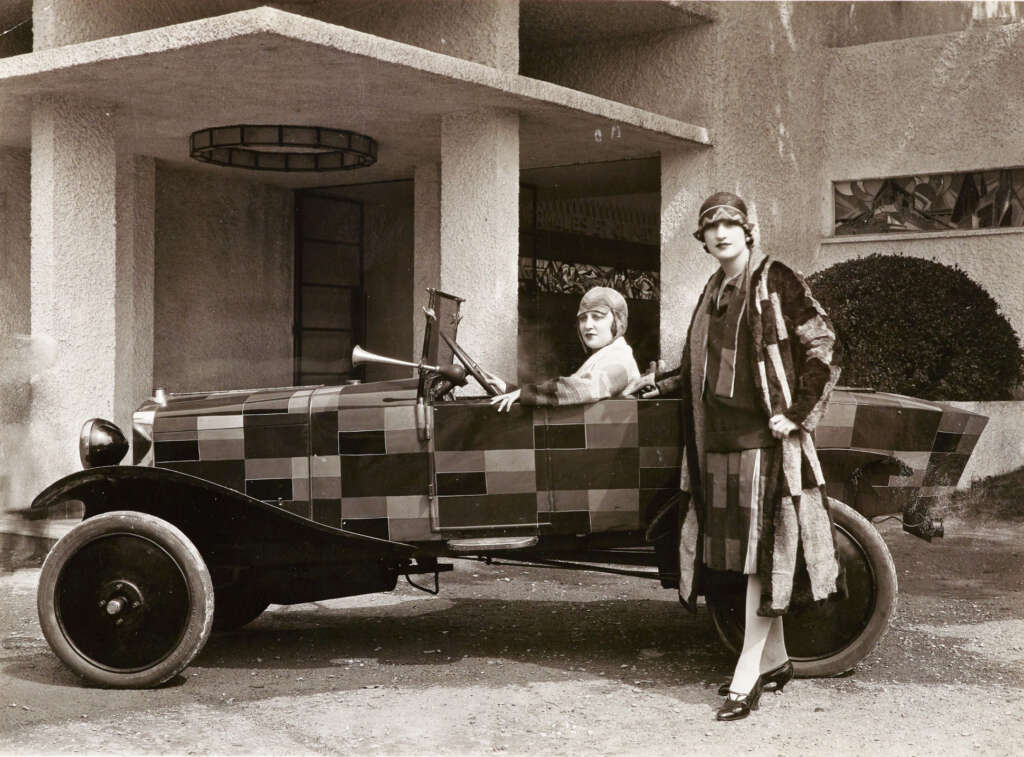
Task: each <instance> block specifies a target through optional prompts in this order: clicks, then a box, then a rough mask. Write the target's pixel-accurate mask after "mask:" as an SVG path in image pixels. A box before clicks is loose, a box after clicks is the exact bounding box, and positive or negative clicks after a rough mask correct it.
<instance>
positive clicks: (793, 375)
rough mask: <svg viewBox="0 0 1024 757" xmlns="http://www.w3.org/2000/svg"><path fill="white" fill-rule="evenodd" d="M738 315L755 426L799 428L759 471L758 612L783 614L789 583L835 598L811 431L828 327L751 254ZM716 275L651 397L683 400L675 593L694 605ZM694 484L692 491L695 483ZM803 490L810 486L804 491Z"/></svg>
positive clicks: (830, 372)
mask: <svg viewBox="0 0 1024 757" xmlns="http://www.w3.org/2000/svg"><path fill="white" fill-rule="evenodd" d="M745 275H746V277H747V283H746V296H747V303H746V312H745V314H744V318H745V319H746V323H747V326H748V327H749V329H750V331H751V335H752V346H753V349H752V350H751V358H752V360H753V361H754V363H755V364H754V365H753V366H751V368H752V373H753V376H754V385H755V391H757V392H759V394H760V396H759V399H760V405H761V406H762V408H763V409H764V411H765V424H767V423H768V419H769V418H770V417H771V416H773V415H776V414H778V413H782V414H784V415H786V417H788V418H789V419H790V420H792V421H793V422H794V423H796V424H797V426H799V431H797V432H794V433H792V434H790V435H789V436H788V437H787V438H786V439H784V440H783V441H782V442H780V444H781V454H776V455H773V456H772V457H773V458H774V459H775V461H776V464H775V466H774V470H773V471H768V472H767V481H766V485H765V493H764V502H763V509H762V522H761V530H760V537H759V539H758V554H757V573H758V575H759V576H760V577H761V579H762V587H763V593H762V597H761V603H760V607H759V609H758V614H759V615H765V616H772V615H782V614H784V613H785V612H786V611H787V610H788V609H789V606H790V602H791V600H792V599H793V597H794V579H795V578H797V577H798V574H800V575H799V579H800V585H801V586H807V585H808V584H809V596H808V597H807V599H809V600H811V601H820V600H824V599H826V598H828V597H829V596H832V595H835V594H837V593H841V591H842V587H841V586H840V584H841V579H840V575H839V560H838V554H837V551H836V543H835V533H834V527H833V524H832V518H831V515H830V512H829V504H828V497H827V496H826V494H825V481H824V477H823V476H822V472H821V465H820V463H819V461H818V455H817V452H816V450H815V448H814V443H813V441H812V439H811V433H812V432H813V431H814V428H815V426H816V425H817V423H818V421H819V420H820V419H821V417H822V415H823V414H824V412H825V407H826V404H827V402H828V399H829V396H830V394H831V391H832V388H833V387H834V386H835V383H836V380H837V379H838V377H839V367H838V364H837V361H836V360H835V351H836V339H835V330H834V329H833V327H832V324H831V322H830V321H829V319H828V316H827V315H826V313H825V311H824V310H823V309H822V307H821V305H820V304H819V303H818V301H817V300H815V299H814V297H813V296H812V295H811V291H810V289H809V288H808V287H807V284H806V283H805V282H804V280H803V278H801V276H800V275H799V274H798V273H796V272H795V271H793V270H792V269H791V268H789V267H788V266H786V265H785V264H783V263H781V262H779V261H777V260H773V259H771V258H769V257H767V256H765V255H764V254H763V253H761V252H760V251H757V250H755V251H752V252H751V257H750V262H749V263H748V266H747V272H746V274H745ZM723 277H724V273H723V271H722V270H721V269H719V270H718V271H717V272H716V273H715V274H714V275H712V277H711V279H710V280H709V281H708V283H707V284H706V285H705V287H704V292H703V293H702V295H701V297H700V301H699V303H698V305H697V308H696V310H695V311H694V315H693V319H692V320H691V322H690V328H689V330H688V333H687V338H686V344H685V346H684V348H683V356H682V360H681V362H680V366H679V369H678V371H674V372H672V373H670V374H666V375H664V376H663V377H661V376H660V377H658V378H659V380H658V388H659V390H660V392H661V394H663V395H666V396H671V395H673V394H676V395H678V396H679V397H680V398H681V399H682V400H683V401H682V403H681V405H682V412H683V438H684V445H685V450H684V465H683V475H682V483H681V488H682V490H683V491H684V492H689V494H690V496H689V497H686V496H684V497H683V505H682V511H681V513H680V519H679V522H680V544H679V558H680V582H679V596H680V599H681V600H683V603H684V604H686V605H687V606H688V607H691V608H692V607H694V606H695V601H696V597H697V593H698V580H697V579H698V576H699V570H700V567H701V563H702V560H703V554H702V549H703V542H704V539H703V536H704V534H703V531H704V487H703V485H700V482H702V471H701V466H702V464H703V460H704V435H705V418H704V402H703V391H704V386H705V375H706V358H707V338H708V325H709V320H710V319H709V316H708V303H709V298H710V297H713V296H714V295H715V293H716V292H717V291H718V289H719V287H720V286H721V283H722V279H723ZM695 484H696V485H695ZM805 484H810V485H809V486H808V485H805Z"/></svg>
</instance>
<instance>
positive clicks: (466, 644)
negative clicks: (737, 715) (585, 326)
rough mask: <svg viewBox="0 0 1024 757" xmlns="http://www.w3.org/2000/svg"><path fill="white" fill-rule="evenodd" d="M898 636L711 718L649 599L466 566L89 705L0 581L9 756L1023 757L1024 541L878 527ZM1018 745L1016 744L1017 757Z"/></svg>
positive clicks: (701, 654) (716, 667) (25, 594)
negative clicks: (438, 581) (742, 716)
mask: <svg viewBox="0 0 1024 757" xmlns="http://www.w3.org/2000/svg"><path fill="white" fill-rule="evenodd" d="M881 530H882V532H883V535H884V536H885V539H886V541H887V542H888V544H889V545H890V548H891V549H892V551H893V556H894V559H895V561H896V566H897V570H898V572H899V579H900V604H899V608H898V611H897V614H896V618H895V622H894V624H893V626H892V628H891V629H890V632H889V634H888V636H887V637H886V638H885V639H884V640H883V642H882V644H881V645H880V646H879V648H878V650H876V652H875V653H874V654H873V655H872V656H871V657H870V658H868V659H867V660H866V661H865V662H864V663H863V664H862V665H861V666H860V667H859V668H858V669H857V671H856V672H855V673H854V674H853V675H852V676H849V677H846V678H841V679H831V680H811V681H796V682H794V683H793V684H792V685H791V686H790V687H789V688H787V690H786V692H785V693H784V694H782V695H771V694H769V695H766V696H765V698H764V699H763V700H762V707H761V710H760V711H758V712H756V713H754V714H753V716H752V717H750V718H748V719H747V720H745V721H742V722H739V723H732V724H725V723H717V722H715V721H714V709H715V708H716V707H717V705H718V702H719V700H718V698H717V696H716V695H715V692H714V688H715V687H717V685H718V683H719V682H720V681H721V680H724V677H725V676H726V675H727V673H728V671H729V670H730V667H731V660H730V659H729V658H728V656H727V655H726V654H725V652H724V651H723V650H722V648H721V647H720V645H719V643H718V641H717V638H716V636H715V634H714V631H713V630H712V627H711V622H710V620H709V617H708V615H707V613H706V611H704V610H703V608H702V611H701V613H700V614H699V615H698V616H696V617H693V616H690V615H687V614H686V613H685V612H684V611H683V610H682V609H681V608H680V607H679V605H678V604H677V603H676V602H675V601H674V598H673V596H672V594H671V593H670V592H668V591H665V590H662V589H659V588H658V587H657V585H656V584H655V583H654V582H650V581H643V580H639V579H631V578H625V577H619V576H608V575H602V574H593V573H570V572H560V571H552V570H542V569H525V568H522V567H510V566H502V567H495V566H491V567H487V566H483V565H480V564H477V563H472V562H467V561H457V566H456V572H455V573H454V574H448V575H446V576H442V581H443V583H442V593H441V595H440V596H437V597H432V596H429V595H426V594H423V593H421V592H418V591H416V590H414V589H412V588H411V587H408V586H405V585H400V587H399V589H398V590H396V591H395V592H393V593H391V594H386V595H374V596H369V597H353V598H349V599H344V600H335V601H330V602H321V603H317V604H307V605H298V606H292V607H274V608H271V610H270V611H269V612H267V613H265V614H264V615H263V616H262V617H261V618H260V619H259V620H258V621H256V622H255V623H253V624H252V625H251V626H249V627H248V628H247V629H245V630H243V631H238V632H234V633H229V634H223V635H218V636H215V637H213V638H212V639H211V641H210V643H209V644H208V645H207V646H206V648H205V650H204V651H203V652H202V653H201V654H200V656H199V657H198V658H197V659H196V661H195V662H194V663H193V665H192V666H191V667H189V668H188V669H186V671H185V673H184V675H183V676H181V677H179V678H178V679H176V680H175V681H172V683H171V685H168V686H165V687H164V688H162V689H159V690H154V691H142V692H136V691H103V690H97V689H88V688H84V687H83V686H81V685H80V684H79V683H78V682H77V680H76V679H75V678H74V677H73V676H72V675H71V674H70V673H68V672H67V671H66V670H65V669H64V668H63V667H62V666H61V664H60V663H59V662H58V661H57V660H56V658H54V657H53V655H52V654H51V653H50V651H49V649H48V648H47V647H46V644H45V642H44V641H43V640H42V636H41V634H40V631H39V626H38V623H37V621H36V618H35V606H34V591H35V581H36V579H37V577H38V570H19V571H17V572H15V573H13V574H7V575H4V576H0V628H2V645H0V752H3V753H10V754H54V753H118V754H139V753H175V754H211V753H214V754H221V753H224V754H250V753H253V754H332V753H359V754H388V755H390V754H417V755H420V754H488V753H495V752H498V753H506V754H544V755H547V754H645V755H647V754H701V755H704V754H722V755H735V754H738V753H748V752H749V753H755V754H779V755H783V754H785V755H794V754H830V755H837V754H883V753H884V754H887V755H903V754H915V755H933V754H943V755H959V754H965V755H966V754H970V755H977V754H985V755H989V754H1011V753H1019V749H1020V745H1021V744H1024V718H1022V714H1021V696H1022V693H1024V559H1022V557H1024V525H1020V524H1017V525H1007V524H1002V523H994V524H991V525H984V526H983V525H978V524H972V523H965V522H947V533H949V534H950V536H949V537H947V538H946V540H945V541H944V542H941V541H937V542H935V543H934V544H932V545H928V544H925V543H924V542H921V541H919V540H918V539H915V538H913V537H910V536H907V535H905V534H903V533H902V532H901V531H900V529H899V526H898V524H894V523H887V524H883V526H882V527H881ZM1014 744H1016V745H1018V746H1017V747H1014V746H1013V745H1014Z"/></svg>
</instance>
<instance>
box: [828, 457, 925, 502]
mask: <svg viewBox="0 0 1024 757" xmlns="http://www.w3.org/2000/svg"><path fill="white" fill-rule="evenodd" d="M818 458H819V460H820V461H821V467H822V472H823V473H824V475H825V482H826V486H827V489H828V493H829V495H830V496H832V497H835V498H836V499H838V500H840V501H841V502H845V503H846V504H847V505H849V506H850V507H852V508H853V509H854V510H856V511H857V512H858V513H860V514H861V515H863V516H864V517H865V518H872V517H874V516H876V515H890V514H895V513H899V512H900V511H902V510H903V509H904V508H906V507H908V506H909V505H912V504H913V502H914V500H915V499H916V495H917V491H918V488H917V487H909V486H901V487H897V488H894V489H893V488H892V487H890V486H889V481H890V477H892V476H896V477H903V476H907V475H909V474H910V473H911V471H910V469H909V468H907V466H906V465H905V464H904V463H903V462H902V461H900V460H899V459H898V458H896V457H893V456H892V455H890V454H887V453H885V452H879V451H877V450H863V449H856V448H852V449H851V448H847V449H841V448H825V449H819V450H818ZM889 489H892V491H891V492H889V493H890V494H892V496H880V492H887V491H888V490H889ZM897 495H898V496H897ZM905 500H906V501H905Z"/></svg>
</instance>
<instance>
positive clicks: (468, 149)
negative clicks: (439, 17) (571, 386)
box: [441, 109, 519, 382]
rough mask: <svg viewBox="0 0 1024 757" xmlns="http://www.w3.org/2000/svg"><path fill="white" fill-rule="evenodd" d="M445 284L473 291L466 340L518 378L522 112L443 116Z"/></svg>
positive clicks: (467, 293)
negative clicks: (520, 131) (520, 121)
mask: <svg viewBox="0 0 1024 757" xmlns="http://www.w3.org/2000/svg"><path fill="white" fill-rule="evenodd" d="M441 288H442V289H443V290H444V291H446V292H449V293H451V294H455V295H458V296H460V297H465V298H466V300H467V302H466V303H464V305H463V309H462V312H463V314H464V316H465V318H464V320H463V321H462V324H461V325H460V326H459V343H460V344H461V345H462V347H463V348H465V350H466V351H467V352H468V353H469V354H470V356H472V357H473V358H474V359H475V360H476V361H477V362H478V363H480V364H481V365H482V366H483V367H485V368H487V369H488V370H490V371H492V372H494V373H497V374H498V375H500V376H502V377H504V378H505V379H506V380H508V381H513V382H514V381H516V380H517V375H516V341H517V336H518V320H519V319H518V312H519V116H518V114H516V113H510V112H507V111H501V110H491V109H487V110H480V111H474V112H470V113H454V114H450V115H447V116H445V117H444V118H443V119H442V122H441Z"/></svg>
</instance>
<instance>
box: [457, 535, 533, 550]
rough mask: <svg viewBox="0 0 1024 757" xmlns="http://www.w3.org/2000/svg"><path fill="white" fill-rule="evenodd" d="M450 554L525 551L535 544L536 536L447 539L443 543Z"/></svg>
mask: <svg viewBox="0 0 1024 757" xmlns="http://www.w3.org/2000/svg"><path fill="white" fill-rule="evenodd" d="M445 543H446V544H447V545H448V549H450V550H451V551H452V552H471V553H477V552H504V551H505V550H508V549H526V548H527V547H533V546H536V544H537V537H536V536H485V537H480V538H478V539H449V540H448V541H447V542H445Z"/></svg>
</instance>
